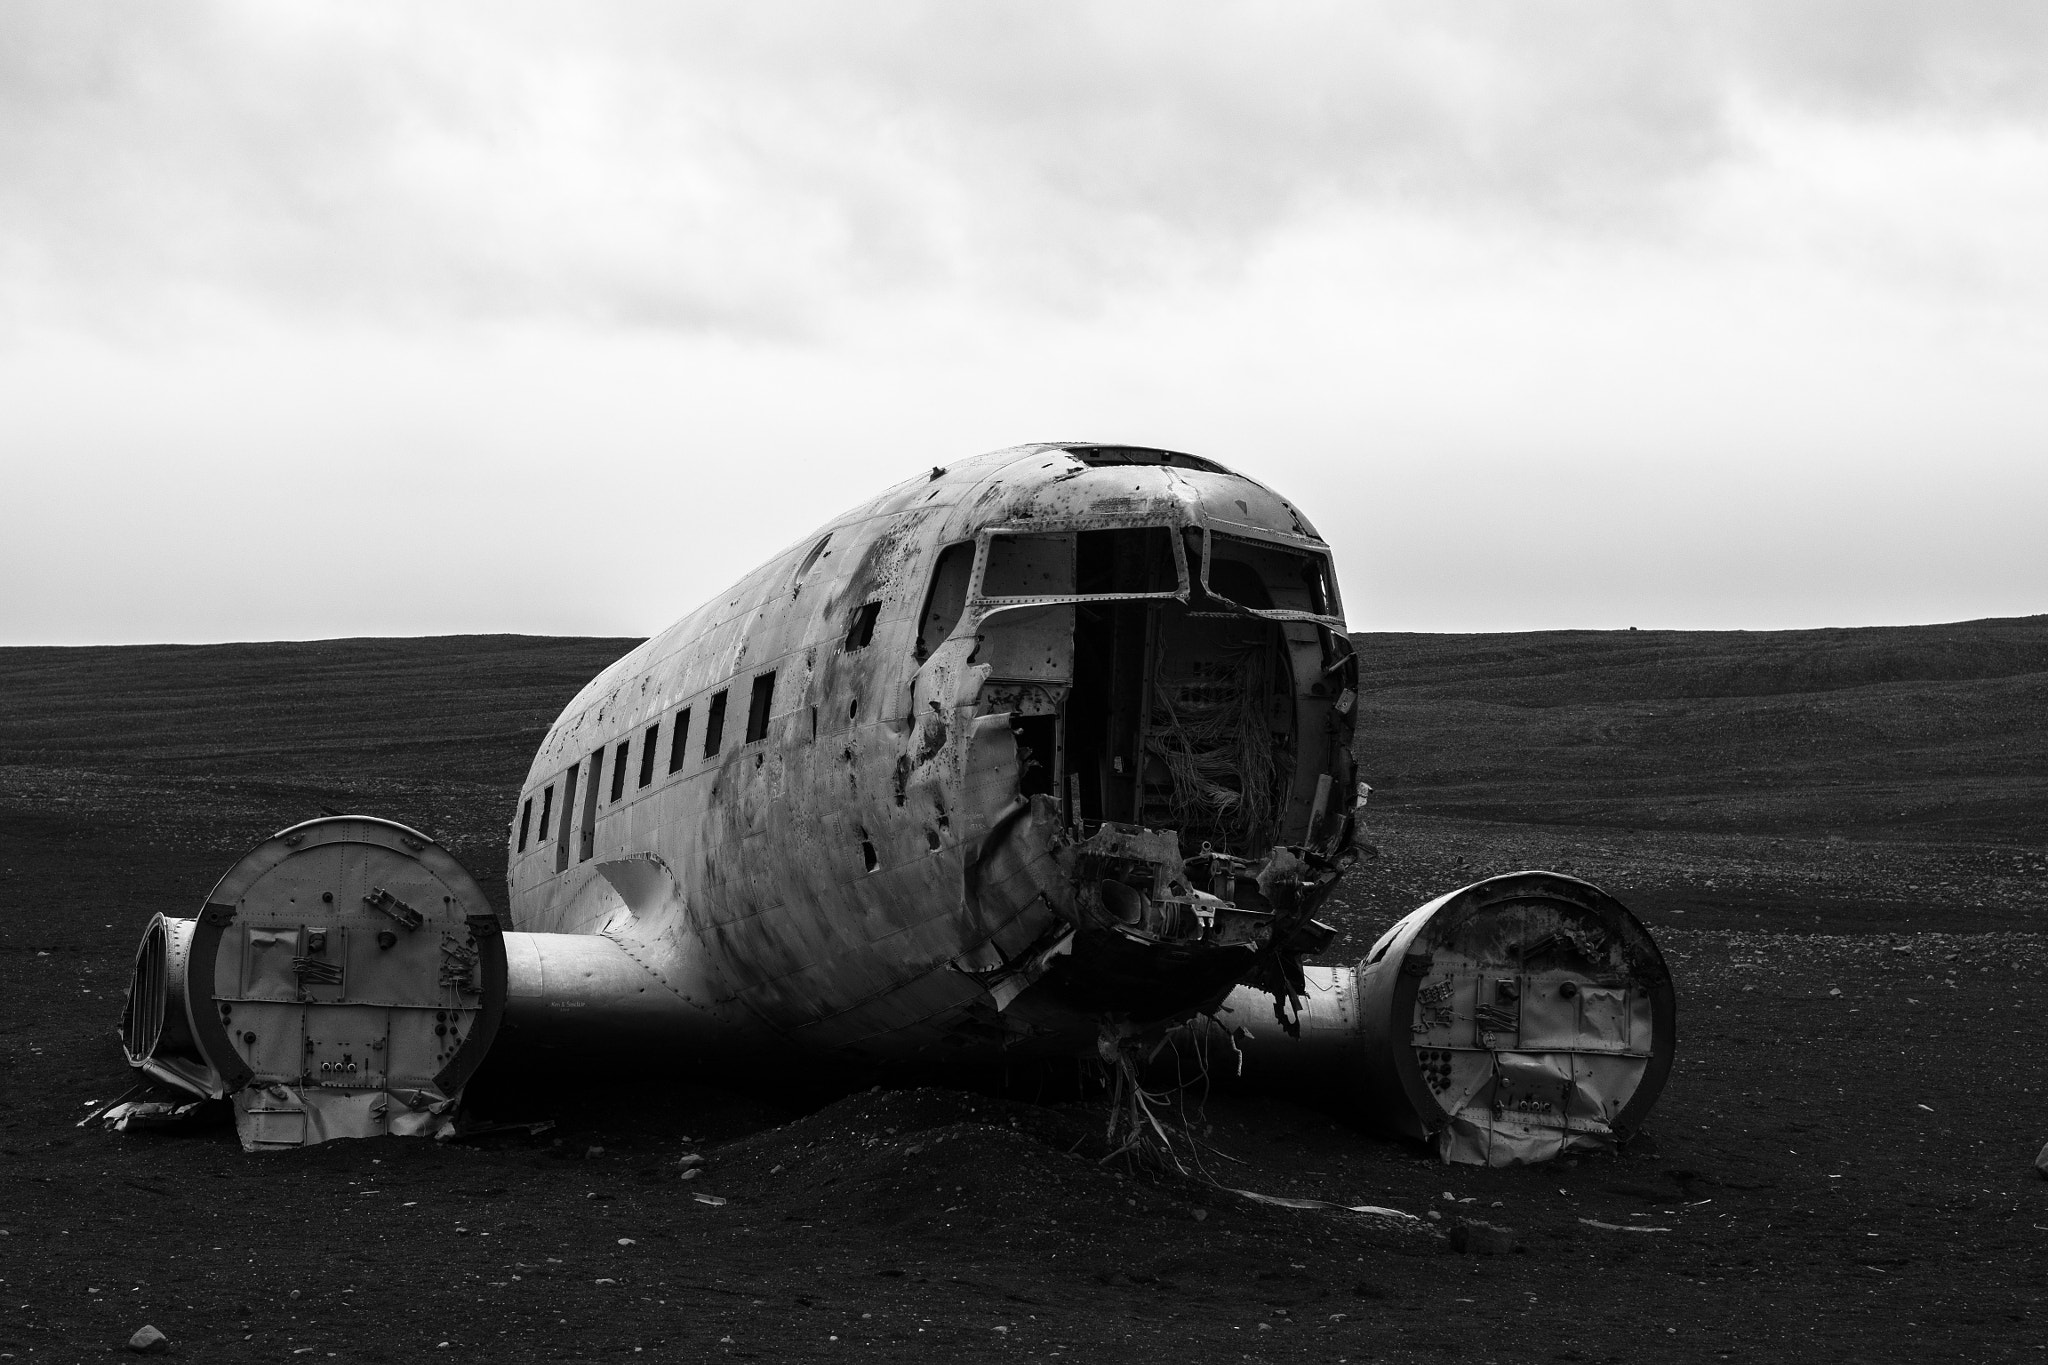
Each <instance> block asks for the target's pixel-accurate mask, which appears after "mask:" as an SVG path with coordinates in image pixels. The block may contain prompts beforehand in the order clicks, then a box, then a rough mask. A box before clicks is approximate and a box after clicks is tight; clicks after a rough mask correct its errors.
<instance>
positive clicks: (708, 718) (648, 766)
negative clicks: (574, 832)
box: [519, 669, 775, 870]
mask: <svg viewBox="0 0 2048 1365" xmlns="http://www.w3.org/2000/svg"><path fill="white" fill-rule="evenodd" d="M725 697H726V694H725V692H723V691H720V692H718V693H716V694H714V695H713V696H712V698H711V702H710V705H709V706H708V707H706V709H705V715H704V757H705V758H710V757H712V756H713V755H714V754H716V753H717V752H718V749H719V746H720V745H721V744H722V743H724V740H725ZM774 706H775V671H774V670H773V669H770V670H769V671H768V672H766V673H763V674H762V675H761V676H759V677H758V678H755V679H754V687H753V693H752V695H751V696H749V697H748V699H747V737H746V740H745V741H744V742H745V743H748V744H752V743H754V742H755V741H756V740H761V739H766V738H767V737H768V717H769V714H770V713H771V712H772V711H773V710H774ZM660 741H661V722H660V721H656V722H655V723H654V724H652V725H650V726H648V727H647V732H646V733H645V734H643V735H642V736H641V737H640V773H639V783H638V786H639V787H640V788H641V789H645V788H647V787H651V786H653V785H654V762H655V755H656V754H657V753H658V752H660ZM689 742H690V708H689V707H687V706H685V707H684V708H683V709H682V710H680V711H678V712H676V716H675V720H674V721H673V722H672V724H671V727H670V730H669V742H668V770H669V772H670V774H675V773H678V772H681V771H682V769H683V764H684V763H685V762H686V761H687V758H688V745H689ZM632 747H633V741H632V740H631V739H630V738H628V739H622V740H620V741H619V743H618V747H617V749H616V750H615V751H614V753H613V755H612V765H611V768H612V774H611V776H612V786H611V799H612V801H613V802H614V803H616V802H618V801H621V800H624V799H625V795H626V760H627V758H628V757H629V756H630V754H631V750H632ZM604 753H605V751H604V749H603V748H602V747H600V748H598V749H597V750H595V751H593V752H592V754H591V755H590V769H591V778H590V780H591V781H592V782H598V781H602V780H603V779H602V777H601V772H602V769H603V767H604ZM578 766H579V765H577V764H571V765H570V767H569V771H570V773H572V774H573V773H574V772H575V771H576V769H577V767H578ZM568 799H573V798H568V797H565V801H566V800H568ZM554 813H555V784H554V783H552V782H550V783H549V784H548V785H547V787H546V788H544V789H543V790H542V792H541V794H540V829H539V831H538V837H539V839H540V841H541V842H543V843H545V842H546V841H547V837H548V831H549V828H550V827H551V825H552V822H553V819H554ZM562 822H563V829H562V838H563V839H564V840H566V839H567V837H568V828H567V826H568V822H569V813H568V811H567V810H566V809H565V810H564V811H563V812H562ZM532 824H533V798H532V797H530V796H529V797H527V798H526V802H525V804H524V805H522V806H521V807H520V808H519V851H520V852H521V853H524V852H526V846H527V843H528V842H529V839H530V837H531V836H532V834H533V830H532ZM588 842H589V841H588V839H587V838H586V840H585V849H584V852H583V855H582V856H583V857H584V858H588V857H589V856H590V852H589V849H588ZM558 861H561V862H566V859H561V860H558ZM579 861H580V859H579ZM557 870H559V869H557Z"/></svg>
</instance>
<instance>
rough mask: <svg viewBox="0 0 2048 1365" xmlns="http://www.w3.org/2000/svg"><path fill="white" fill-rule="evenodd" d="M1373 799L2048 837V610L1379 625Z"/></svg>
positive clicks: (1372, 695)
mask: <svg viewBox="0 0 2048 1365" xmlns="http://www.w3.org/2000/svg"><path fill="white" fill-rule="evenodd" d="M1358 641H1359V644H1360V647H1361V649H1362V651H1363V653H1364V656H1365V660H1366V667H1365V677H1366V679H1367V682H1366V689H1365V690H1366V697H1365V711H1364V724H1363V727H1362V733H1363V734H1364V736H1365V737H1364V738H1363V739H1362V740H1361V745H1360V748H1361V756H1362V758H1363V760H1364V769H1365V771H1366V773H1367V774H1368V775H1369V777H1370V779H1371V781H1372V782H1373V784H1374V786H1375V788H1376V789H1377V790H1376V794H1375V798H1374V799H1375V800H1376V801H1381V802H1386V803H1388V804H1389V805H1392V806H1394V807H1396V808H1398V809H1401V810H1403V811H1416V812H1426V813H1431V814H1438V815H1459V816H1468V817H1476V818H1481V819H1488V820H1497V821H1510V822H1515V823H1531V824H1570V825H1594V826H1610V827H1612V826H1619V827H1624V828H1626V827H1641V828H1657V829H1673V830H1699V831H1719V832H1740V833H1747V834H1766V835H1800V834H1815V833H1820V834H1826V833H1830V832H1837V833H1843V834H1848V835H1852V836H1854V837H1856V838H1860V839H1885V838H1893V839H1897V838H1905V839H1928V838H1934V839H1954V840H1967V841H2016V842H2038V841H2039V839H2040V838H2041V836H2042V831H2043V830H2044V829H2048V616H2035V617H2027V618H2024V619H2020V620H1997V621H1970V622H1962V623H1959V624H1955V625H1942V626H1910V627H1886V628H1872V629H1865V630H1807V631H1769V632H1749V631H1715V632H1698V631H1573V632H1565V631H1558V632H1545V633H1539V634H1529V635H1453V636H1425V635H1363V636H1359V637H1358Z"/></svg>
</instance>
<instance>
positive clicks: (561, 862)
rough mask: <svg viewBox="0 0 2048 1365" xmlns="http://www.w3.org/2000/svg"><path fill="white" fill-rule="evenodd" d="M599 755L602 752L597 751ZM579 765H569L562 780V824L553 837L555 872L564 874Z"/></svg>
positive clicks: (573, 822)
mask: <svg viewBox="0 0 2048 1365" xmlns="http://www.w3.org/2000/svg"><path fill="white" fill-rule="evenodd" d="M599 752H600V753H602V752H603V750H599ZM579 771H581V765H580V764H576V763H571V764H570V765H569V771H568V774H567V775H566V776H564V777H563V778H562V822H561V825H560V826H559V829H558V832H557V834H556V836H555V871H557V872H564V871H567V870H568V867H569V831H570V830H571V828H572V827H573V826H574V825H575V823H576V821H575V819H574V816H575V811H576V775H577V773H578V772H579Z"/></svg>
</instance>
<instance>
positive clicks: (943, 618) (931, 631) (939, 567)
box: [917, 540, 974, 663]
mask: <svg viewBox="0 0 2048 1365" xmlns="http://www.w3.org/2000/svg"><path fill="white" fill-rule="evenodd" d="M973 576H974V542H973V541H971V540H962V541H957V542H955V543H954V544H951V545H948V546H947V547H946V548H945V549H943V550H941V551H939V558H938V562H937V563H936V564H934V565H933V566H932V583H931V586H930V587H929V588H927V589H925V594H924V612H923V614H922V615H920V616H919V617H918V619H917V661H918V662H919V663H923V662H924V661H925V660H926V659H929V658H930V657H931V656H932V651H933V650H935V649H937V648H938V647H939V646H940V645H942V644H944V643H945V640H946V637H947V636H948V635H951V634H952V633H953V627H954V626H956V625H958V624H959V623H960V613H961V612H962V611H963V610H965V609H966V607H967V580H968V579H970V578H972V577H973Z"/></svg>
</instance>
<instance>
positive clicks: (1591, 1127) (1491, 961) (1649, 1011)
mask: <svg viewBox="0 0 2048 1365" xmlns="http://www.w3.org/2000/svg"><path fill="white" fill-rule="evenodd" d="M1306 976H1307V989H1306V992H1305V994H1304V996H1303V999H1302V1006H1301V1010H1300V1014H1299V1018H1298V1021H1297V1020H1294V1019H1290V1020H1289V1021H1288V1022H1290V1023H1292V1022H1298V1024H1299V1034H1298V1036H1294V1035H1291V1034H1290V1031H1289V1029H1288V1027H1287V1025H1286V1024H1284V1023H1283V1022H1282V1021H1281V1020H1279V1019H1277V1018H1276V1017H1275V1015H1274V1012H1273V1009H1272V998H1271V997H1270V996H1267V995H1265V994H1263V993H1262V992H1258V991H1252V990H1248V989H1245V988H1242V987H1240V988H1239V989H1238V990H1236V991H1234V992H1232V994H1231V996H1230V998H1229V999H1228V1000H1227V1001H1226V1002H1225V1009H1226V1011H1227V1012H1224V1013H1221V1014H1220V1017H1221V1019H1222V1021H1223V1022H1224V1023H1225V1024H1226V1025H1228V1026H1230V1027H1232V1028H1241V1029H1242V1030H1243V1031H1244V1032H1245V1033H1246V1034H1247V1035H1249V1040H1248V1041H1245V1042H1244V1043H1243V1044H1242V1052H1243V1055H1244V1063H1243V1072H1244V1075H1245V1077H1246V1078H1247V1079H1248V1080H1250V1081H1253V1082H1255V1083H1258V1084H1273V1083H1283V1084H1284V1083H1287V1082H1307V1083H1309V1084H1311V1085H1313V1086H1314V1087H1315V1092H1316V1093H1317V1094H1318V1095H1319V1096H1320V1097H1321V1098H1322V1099H1323V1100H1324V1102H1325V1103H1328V1104H1330V1105H1331V1106H1332V1107H1337V1108H1341V1109H1344V1110H1347V1111H1351V1112H1354V1113H1357V1114H1359V1115H1360V1116H1362V1117H1364V1118H1366V1119H1367V1120H1369V1121H1370V1122H1372V1123H1373V1124H1374V1125H1375V1126H1378V1127H1382V1128H1385V1129H1388V1130H1391V1131H1393V1132H1397V1133H1401V1134H1404V1135H1406V1136H1409V1137H1414V1138H1420V1139H1424V1140H1427V1141H1430V1142H1432V1143H1434V1144H1435V1146H1436V1148H1437V1150H1438V1152H1439V1153H1441V1154H1442V1155H1443V1157H1444V1159H1445V1160H1447V1161H1458V1162H1468V1163H1474V1164H1485V1165H1494V1166H1505V1165H1514V1164H1517V1163H1520V1162H1527V1161H1541V1160H1547V1159H1549V1158H1551V1157H1554V1156H1557V1155H1559V1154H1560V1153H1562V1152H1565V1151H1568V1150H1572V1149H1601V1148H1607V1147H1611V1146H1613V1145H1614V1144H1615V1142H1617V1141H1618V1140H1623V1139H1626V1138H1627V1137H1628V1136H1629V1135H1630V1134H1631V1133H1633V1132H1634V1131H1635V1130H1636V1129H1637V1128H1638V1127H1640V1126H1641V1124H1642V1121H1643V1117H1644V1115H1646V1114H1647V1113H1648V1112H1649V1109H1650V1106H1651V1105H1652V1104H1654V1103H1655V1102H1656V1098H1657V1094H1658V1092H1659V1091H1660V1090H1662V1089H1663V1086H1664V1080H1665V1077H1666V1076H1667V1075H1668V1074H1669V1072H1670V1070H1671V1059H1672V1051H1673V1045H1674V1042H1675V1025H1676V1019H1677V1007H1676V1003H1675V999H1674V995H1673V991H1672V985H1671V974H1670V971H1669V969H1668V968H1666V966H1665V964H1664V959H1663V956H1662V955H1661V954H1659V953H1658V951H1657V947H1656V945H1655V943H1653V942H1652V941H1651V939H1650V935H1649V932H1648V931H1647V930H1646V929H1644V928H1643V926H1642V924H1641V923H1640V922H1639V921H1638V920H1637V919H1636V917H1635V916H1634V915H1632V914H1630V913H1629V912H1628V910H1627V908H1626V907H1624V906H1623V905H1622V904H1621V903H1620V902H1619V901H1617V900H1615V899H1614V898H1613V897H1612V896H1609V895H1608V894H1607V893H1606V892H1604V891H1602V890H1600V889H1599V888H1598V887H1596V886H1593V885H1591V884H1590V883H1587V882H1583V881H1580V880H1578V879H1577V878H1575V877H1566V876H1562V875H1560V874H1558V873H1554V872H1515V873H1509V874H1507V875H1505V876H1499V877H1490V878H1488V879H1487V880H1485V881H1482V882H1476V883H1474V884H1473V885H1471V886H1468V887H1465V888H1463V889H1461V890H1458V891H1453V892H1451V893H1450V894H1448V895H1445V896H1440V897H1438V898H1437V899H1436V900H1433V901H1431V902H1430V903H1429V904H1427V905H1425V906H1423V907H1422V908H1420V909H1418V910H1416V911H1414V912H1413V913H1411V914H1409V915H1408V916H1407V917H1406V918H1404V919H1402V920H1401V921H1400V922H1399V923H1398V924H1396V925H1394V927H1393V928H1391V929H1389V930H1388V931H1387V932H1386V933H1385V934H1384V935H1382V936H1381V937H1380V939H1379V941H1378V942H1377V943H1375V944H1374V945H1373V947H1372V951H1371V952H1370V953H1368V954H1367V955H1366V958H1365V960H1364V961H1363V962H1361V963H1359V964H1358V965H1357V966H1356V967H1310V968H1307V969H1306Z"/></svg>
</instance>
